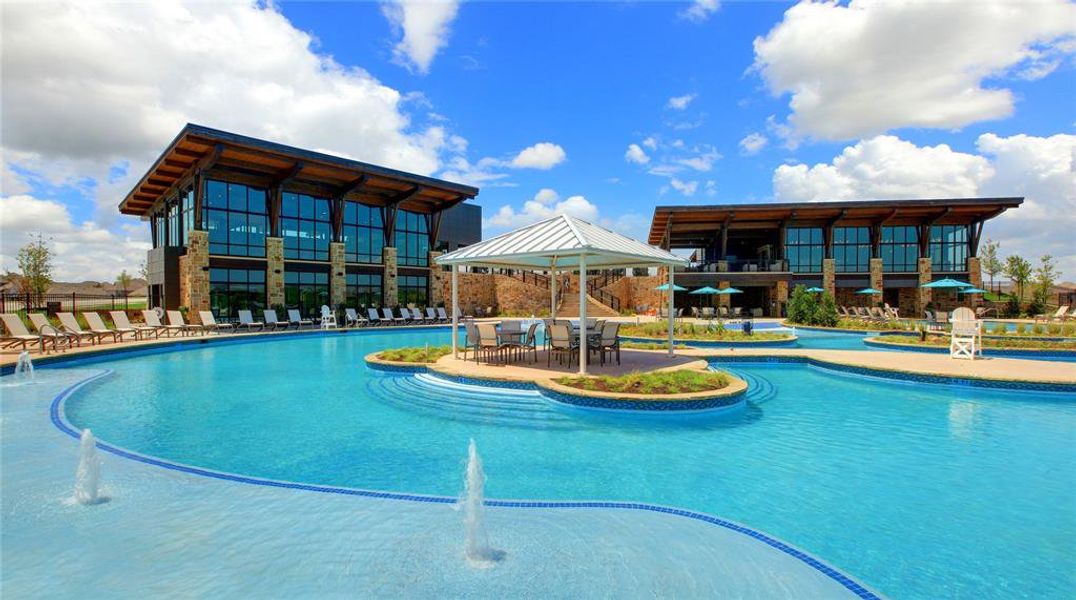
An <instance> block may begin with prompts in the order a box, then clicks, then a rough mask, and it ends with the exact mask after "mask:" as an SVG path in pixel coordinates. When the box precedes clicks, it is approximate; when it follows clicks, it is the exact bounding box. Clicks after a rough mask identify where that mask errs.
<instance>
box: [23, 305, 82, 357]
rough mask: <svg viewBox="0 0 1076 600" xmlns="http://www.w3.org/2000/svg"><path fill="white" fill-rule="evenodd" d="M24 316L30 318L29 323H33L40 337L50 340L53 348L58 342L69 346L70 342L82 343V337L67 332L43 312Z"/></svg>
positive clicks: (56, 346) (57, 345) (58, 344)
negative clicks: (54, 323)
mask: <svg viewBox="0 0 1076 600" xmlns="http://www.w3.org/2000/svg"><path fill="white" fill-rule="evenodd" d="M26 316H27V317H29V318H30V325H33V327H34V329H36V330H37V333H38V334H39V335H41V337H43V338H45V339H46V340H48V341H50V342H52V346H53V347H54V348H58V347H59V346H60V344H66V345H68V346H69V347H70V345H71V342H75V343H77V344H78V345H80V346H81V345H82V339H81V338H79V336H77V335H74V334H70V333H67V332H65V331H63V329H61V328H59V327H57V326H55V325H53V324H52V323H51V322H50V321H49V318H48V317H46V316H45V314H44V313H28V314H27V315H26Z"/></svg>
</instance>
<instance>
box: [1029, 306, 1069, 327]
mask: <svg viewBox="0 0 1076 600" xmlns="http://www.w3.org/2000/svg"><path fill="white" fill-rule="evenodd" d="M1068 310H1069V305H1068V304H1065V305H1064V306H1058V307H1057V310H1056V311H1054V313H1053V314H1041V315H1035V322H1036V323H1039V322H1041V323H1050V322H1052V321H1064V320H1065V313H1067V312H1068Z"/></svg>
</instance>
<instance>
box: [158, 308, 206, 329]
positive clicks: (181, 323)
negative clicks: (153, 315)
mask: <svg viewBox="0 0 1076 600" xmlns="http://www.w3.org/2000/svg"><path fill="white" fill-rule="evenodd" d="M165 312H166V313H167V314H168V328H169V329H172V328H174V327H175V328H179V331H180V332H181V333H184V334H187V333H189V334H191V335H194V334H195V333H200V334H202V335H205V332H206V331H208V329H207V328H206V327H205V326H202V325H196V324H194V323H188V322H187V321H186V320H184V319H183V313H181V312H179V311H178V310H169V311H165Z"/></svg>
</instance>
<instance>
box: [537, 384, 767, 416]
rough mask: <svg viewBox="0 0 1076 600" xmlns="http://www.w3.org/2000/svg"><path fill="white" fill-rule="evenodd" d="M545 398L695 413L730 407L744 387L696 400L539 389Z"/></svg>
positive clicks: (636, 409)
mask: <svg viewBox="0 0 1076 600" xmlns="http://www.w3.org/2000/svg"><path fill="white" fill-rule="evenodd" d="M539 389H540V390H541V393H542V395H543V396H545V397H546V398H549V399H550V400H552V401H554V402H561V403H563V404H569V405H571V406H573V407H578V408H588V409H601V410H607V411H619V412H636V413H695V412H701V411H707V412H708V411H713V410H718V409H725V408H732V407H734V406H737V405H740V404H744V403H745V402H746V399H747V396H746V392H747V388H744V389H743V390H741V391H739V392H736V393H735V394H726V395H723V396H715V397H713V398H699V399H697V400H621V399H617V400H613V399H609V398H594V397H592V396H581V395H580V396H577V395H575V394H567V393H564V392H560V391H555V390H550V389H546V388H539Z"/></svg>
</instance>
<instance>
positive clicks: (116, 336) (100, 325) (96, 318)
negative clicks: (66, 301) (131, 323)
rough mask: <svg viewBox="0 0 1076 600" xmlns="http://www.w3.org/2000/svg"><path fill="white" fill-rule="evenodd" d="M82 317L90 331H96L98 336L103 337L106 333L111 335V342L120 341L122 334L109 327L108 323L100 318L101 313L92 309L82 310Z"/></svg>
mask: <svg viewBox="0 0 1076 600" xmlns="http://www.w3.org/2000/svg"><path fill="white" fill-rule="evenodd" d="M82 318H83V319H86V325H88V326H89V329H90V333H96V334H97V335H98V336H99V337H100V338H104V337H105V336H106V335H111V336H112V343H116V342H122V341H123V334H121V333H120V332H118V331H116V330H115V329H109V328H108V325H105V322H104V321H103V320H102V319H101V315H99V314H97V313H96V312H94V311H92V310H91V311H83V312H82Z"/></svg>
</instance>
